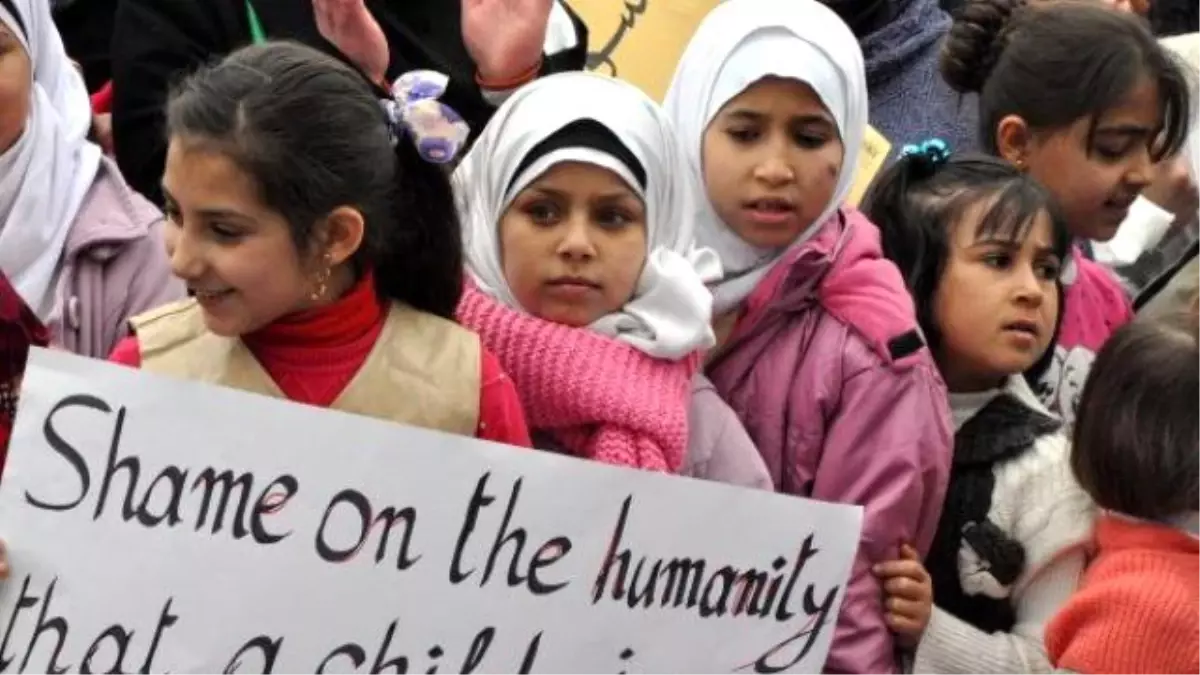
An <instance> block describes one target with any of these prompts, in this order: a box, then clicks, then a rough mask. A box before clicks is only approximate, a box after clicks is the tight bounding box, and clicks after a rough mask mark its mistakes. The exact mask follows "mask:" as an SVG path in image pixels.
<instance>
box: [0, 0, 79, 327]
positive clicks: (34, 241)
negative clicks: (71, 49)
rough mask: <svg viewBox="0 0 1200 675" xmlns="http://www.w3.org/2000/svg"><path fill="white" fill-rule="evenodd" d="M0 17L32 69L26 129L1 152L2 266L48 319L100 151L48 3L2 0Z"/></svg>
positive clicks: (38, 311)
mask: <svg viewBox="0 0 1200 675" xmlns="http://www.w3.org/2000/svg"><path fill="white" fill-rule="evenodd" d="M14 12H15V13H16V15H14ZM0 22H2V23H3V24H4V25H5V26H6V27H8V29H9V30H10V31H11V32H12V33H13V34H14V35H16V37H17V40H18V41H19V42H20V43H21V46H22V47H23V48H24V49H25V52H26V53H27V54H28V55H29V60H30V64H31V66H32V70H33V83H32V84H33V86H32V89H31V93H30V107H29V117H28V119H27V120H26V122H25V130H24V132H23V133H22V135H21V137H20V138H19V139H18V140H17V142H16V143H15V144H14V145H13V146H12V147H11V148H8V149H7V150H5V151H4V152H3V153H2V154H0V270H3V272H4V273H5V274H6V275H7V276H8V278H9V279H10V280H11V281H12V285H13V287H14V288H16V289H17V292H18V293H19V294H20V295H21V297H22V298H23V299H24V300H25V302H26V303H27V304H29V306H30V307H32V308H33V309H34V311H35V312H37V314H38V317H39V318H40V319H42V320H43V321H46V320H47V319H49V314H50V311H51V307H52V306H53V301H54V298H53V294H54V285H55V281H56V279H57V277H58V273H59V267H60V265H61V258H62V253H63V247H64V245H65V243H66V240H67V235H68V233H69V232H70V230H71V226H72V224H73V223H74V221H75V216H76V215H77V214H78V212H79V209H80V207H81V206H82V204H83V200H84V197H85V196H86V195H87V193H88V190H89V189H90V188H91V186H92V183H93V182H94V181H95V178H96V172H97V171H98V170H99V168H100V157H101V152H100V148H99V147H98V146H96V145H94V144H92V143H89V142H88V140H87V135H88V131H89V130H90V129H91V125H92V111H91V105H90V102H89V100H88V93H87V88H86V87H85V86H84V83H83V77H82V76H80V75H79V73H78V72H77V71H76V70H75V68H74V66H73V65H72V64H71V61H70V60H69V59H68V58H67V53H66V50H65V49H64V48H63V44H62V39H61V38H60V37H59V35H58V30H57V29H56V28H55V26H54V22H53V20H52V19H51V16H50V5H49V3H48V2H46V0H0Z"/></svg>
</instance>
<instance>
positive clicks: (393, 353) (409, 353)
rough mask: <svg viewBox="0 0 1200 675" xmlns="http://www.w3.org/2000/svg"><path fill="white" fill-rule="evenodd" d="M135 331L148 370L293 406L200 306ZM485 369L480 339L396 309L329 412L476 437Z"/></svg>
mask: <svg viewBox="0 0 1200 675" xmlns="http://www.w3.org/2000/svg"><path fill="white" fill-rule="evenodd" d="M131 323H132V324H133V328H134V331H135V332H136V334H137V339H138V346H139V348H140V351H141V356H142V368H143V369H145V370H148V371H150V372H154V373H161V374H164V375H171V376H173V377H178V378H182V379H185V380H196V381H199V382H208V383H211V384H218V385H223V386H226V387H232V388H234V389H241V390H242V391H248V392H252V393H255V394H262V395H264V396H272V397H275V398H287V397H286V396H284V394H283V392H282V391H281V390H280V389H279V386H278V385H276V384H275V382H274V381H273V380H272V379H271V376H270V375H268V374H267V372H266V371H265V370H264V369H263V367H262V365H260V364H259V362H258V360H257V359H255V358H254V355H253V354H251V353H250V350H249V349H248V348H247V347H246V345H245V343H244V342H242V341H241V340H240V339H238V338H225V337H221V336H219V335H215V334H213V333H211V332H209V330H208V329H207V328H206V327H205V325H204V317H203V313H202V310H201V309H200V306H199V305H198V304H196V301H195V300H185V301H182V302H177V303H173V304H170V305H166V306H165V307H160V308H158V309H155V310H153V311H150V312H146V313H145V314H142V315H140V316H138V317H135V318H134V319H132V321H131ZM479 368H480V345H479V336H477V335H475V334H474V333H472V332H470V331H468V330H466V329H465V328H462V327H461V326H459V325H457V324H455V323H453V322H451V321H447V320H445V319H442V318H440V317H436V316H433V315H432V314H426V313H424V312H418V311H416V310H414V309H412V308H410V307H407V306H404V305H400V304H397V303H392V306H391V310H390V311H389V312H388V316H387V321H386V322H385V323H384V326H383V331H382V332H381V333H380V334H379V339H378V340H376V342H375V346H374V347H372V348H371V352H370V353H369V354H368V355H367V360H366V361H365V362H364V363H363V365H362V367H361V368H360V369H359V371H358V373H356V374H355V375H354V377H353V379H351V380H350V384H348V385H347V386H346V388H345V390H343V391H342V393H341V394H340V395H339V396H338V398H337V400H336V401H334V402H333V405H332V406H330V407H331V408H333V409H334V410H341V411H343V412H348V413H354V414H357V415H366V416H367V417H375V418H378V419H383V420H391V421H393V422H399V423H401V424H410V425H413V426H418V427H424V428H427V429H437V430H439V431H446V432H450V433H455V434H461V435H464V436H474V435H475V430H476V427H477V426H478V424H479V387H480V371H479Z"/></svg>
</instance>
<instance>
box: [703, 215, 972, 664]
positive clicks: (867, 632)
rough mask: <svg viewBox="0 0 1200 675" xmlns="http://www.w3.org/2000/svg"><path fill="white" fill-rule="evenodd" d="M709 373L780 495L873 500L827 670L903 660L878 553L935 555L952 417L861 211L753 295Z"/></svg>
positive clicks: (840, 219)
mask: <svg viewBox="0 0 1200 675" xmlns="http://www.w3.org/2000/svg"><path fill="white" fill-rule="evenodd" d="M744 307H745V309H744V313H743V314H742V316H741V317H740V318H739V320H738V322H737V324H736V325H735V326H734V328H733V331H732V333H731V334H730V337H729V340H728V342H727V343H726V346H725V347H724V348H723V349H722V350H721V352H720V353H718V354H717V355H716V356H715V357H714V359H713V360H712V361H711V362H710V365H709V370H708V375H709V377H710V378H711V379H712V381H713V383H714V384H715V385H716V387H717V390H718V391H719V392H720V393H721V395H722V397H724V399H725V400H726V401H727V402H728V403H729V405H730V406H731V407H732V408H733V409H734V411H736V412H737V413H738V416H739V417H740V418H741V420H742V422H743V423H744V424H745V426H746V430H747V431H748V432H749V434H750V437H751V438H752V439H753V440H754V442H755V444H756V445H757V446H758V449H759V452H760V453H761V454H762V456H763V459H764V460H765V461H766V464H767V468H768V470H769V471H770V473H771V477H772V479H773V480H774V483H775V488H776V489H777V490H779V491H780V492H785V493H788V494H794V495H800V496H804V497H812V498H815V499H820V500H824V501H829V502H840V503H846V504H859V505H862V506H863V507H865V514H864V523H863V534H862V540H861V545H860V547H859V553H858V558H857V560H856V561H855V563H854V568H853V571H852V572H851V579H850V583H849V585H848V587H847V589H846V596H845V599H844V602H843V605H842V611H841V615H840V616H839V617H838V625H837V630H836V632H835V635H834V641H833V647H832V649H831V650H830V653H829V659H828V661H827V662H826V666H825V669H826V671H827V672H848V673H884V672H894V671H896V670H897V669H898V664H897V662H896V653H895V649H894V645H893V636H892V633H891V631H890V630H889V629H888V627H887V625H886V624H885V623H884V606H883V602H884V593H883V588H882V586H881V585H880V583H879V582H878V580H877V579H876V577H875V576H874V575H873V574H872V572H871V566H872V565H873V564H875V563H878V562H882V561H885V560H890V559H895V558H897V557H898V555H899V553H898V548H899V544H901V543H902V542H911V543H912V544H913V545H914V546H916V547H917V549H918V550H919V551H920V552H921V554H922V555H924V554H925V553H926V552H927V551H928V549H929V545H930V543H931V541H932V539H933V534H934V530H935V529H936V528H937V524H938V518H939V517H940V515H941V510H942V500H943V498H944V496H945V491H946V483H947V480H948V478H949V472H950V459H951V454H952V444H953V425H952V423H951V418H950V411H949V405H948V402H947V397H946V389H945V385H944V384H943V383H942V380H941V376H940V375H939V374H938V371H937V367H936V366H935V365H934V362H933V358H932V356H931V355H930V353H929V350H928V349H927V348H925V346H924V340H923V339H922V338H921V336H920V332H919V331H918V329H917V321H916V313H915V310H914V308H913V303H912V299H911V298H910V297H909V295H908V293H907V291H906V290H905V288H904V283H903V281H902V280H901V278H900V273H899V271H898V270H897V269H896V268H895V266H893V265H892V263H890V262H889V261H887V260H885V259H884V258H883V255H882V252H881V248H880V243H879V232H878V230H877V229H876V228H875V226H874V225H872V224H871V223H870V222H868V221H867V220H866V218H864V217H863V216H862V215H861V214H860V213H858V212H857V211H852V210H843V211H839V212H837V213H835V215H834V216H833V217H831V218H830V219H829V220H828V221H827V222H826V223H825V224H824V225H822V226H821V230H820V231H819V232H818V233H817V234H816V235H815V236H814V237H812V238H811V239H809V240H808V241H807V242H805V243H804V244H802V245H801V246H798V247H797V248H796V249H795V250H793V251H791V252H789V253H788V255H787V256H786V257H785V259H784V260H783V261H781V262H780V263H779V264H778V265H776V266H775V268H774V269H773V270H772V271H771V272H770V273H769V274H768V275H767V276H766V277H765V278H764V279H763V281H762V282H760V283H759V285H758V286H757V287H756V288H755V290H754V292H753V293H752V294H751V295H750V297H749V298H748V299H747V300H746V303H745V305H744Z"/></svg>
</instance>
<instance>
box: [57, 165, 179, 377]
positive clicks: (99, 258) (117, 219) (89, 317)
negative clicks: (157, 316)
mask: <svg viewBox="0 0 1200 675" xmlns="http://www.w3.org/2000/svg"><path fill="white" fill-rule="evenodd" d="M162 228H163V217H162V214H161V213H159V211H158V209H156V208H155V207H154V206H153V205H152V204H150V202H148V201H146V200H145V199H144V198H143V197H142V196H141V195H139V194H137V193H136V192H134V191H133V190H132V189H131V188H130V187H129V186H128V185H126V184H125V180H124V179H123V178H122V177H121V174H120V172H119V171H118V170H117V167H116V165H115V164H113V163H112V161H111V160H109V159H108V158H105V159H103V160H102V162H101V164H100V171H99V172H98V173H97V174H96V180H95V182H93V183H92V189H91V191H90V192H89V193H88V194H87V196H86V197H84V202H83V206H82V207H81V208H80V210H79V213H78V215H76V217H75V224H74V226H73V227H72V228H71V232H70V233H69V234H68V235H67V241H66V245H65V247H64V250H63V269H62V274H61V275H60V276H59V279H58V287H57V289H56V292H55V301H54V312H53V315H52V317H51V320H50V321H49V324H48V328H49V329H50V334H51V336H52V339H53V343H54V344H55V345H58V346H61V347H63V348H64V349H67V350H70V351H72V352H75V353H77V354H81V355H83V356H91V357H95V358H101V359H102V358H106V357H107V356H108V354H109V352H111V351H112V350H113V347H115V346H116V344H117V342H118V341H119V340H120V339H121V338H122V337H124V336H125V335H126V334H127V333H128V327H127V322H128V320H129V317H131V316H134V315H136V314H139V313H141V312H144V311H146V310H148V309H153V308H155V307H157V306H159V305H162V304H165V303H167V302H171V301H173V300H178V299H180V298H183V297H184V296H185V295H186V291H185V289H184V287H183V284H182V282H180V281H179V280H178V279H176V278H175V276H174V275H172V274H171V265H170V262H169V261H168V259H167V251H166V248H165V247H164V245H163V232H162Z"/></svg>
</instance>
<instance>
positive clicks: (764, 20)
mask: <svg viewBox="0 0 1200 675" xmlns="http://www.w3.org/2000/svg"><path fill="white" fill-rule="evenodd" d="M768 76H775V77H782V78H789V79H794V80H799V81H801V82H805V83H807V84H808V85H809V86H811V87H812V88H813V90H814V91H815V92H816V93H817V95H818V96H819V97H820V98H821V101H822V102H823V103H824V104H825V107H827V108H828V109H829V112H830V113H831V115H832V116H833V119H834V121H835V122H836V123H837V127H838V131H839V132H840V134H841V138H842V145H843V146H844V147H845V157H844V160H843V161H842V170H841V173H839V174H838V180H837V188H836V189H835V190H834V193H833V198H832V199H831V200H830V202H829V204H827V205H826V206H825V209H824V210H823V211H822V212H821V216H820V217H819V218H818V219H817V220H816V222H815V223H813V225H817V224H819V223H822V222H824V221H825V220H826V219H827V218H828V217H829V216H830V215H832V214H833V212H834V211H835V210H836V209H837V208H838V206H839V205H841V203H842V202H843V201H845V199H846V197H847V195H849V193H850V189H851V187H852V186H853V183H854V177H855V170H856V168H857V163H858V153H859V148H860V147H861V146H862V142H863V136H864V134H865V133H866V126H867V78H866V71H865V70H864V67H863V56H862V50H861V49H860V48H859V46H858V40H857V39H855V37H854V34H853V33H851V32H850V29H849V28H847V27H846V24H845V23H843V22H842V20H841V19H840V18H838V16H837V14H835V13H834V12H833V10H831V9H829V8H828V7H826V6H824V5H822V4H820V3H819V2H816V0H729V1H728V2H723V3H721V4H719V5H717V6H716V7H715V8H713V10H712V11H711V12H709V13H708V16H706V17H705V18H704V21H703V22H701V24H700V27H699V28H697V29H696V33H695V35H693V36H692V40H691V42H690V43H688V46H687V49H686V50H685V51H684V53H683V57H682V58H681V59H680V61H679V66H678V68H677V69H676V71H675V77H674V79H673V80H672V81H671V87H670V89H669V90H668V91H667V98H666V102H665V103H664V108H665V109H666V111H667V115H668V116H669V117H670V118H671V120H672V121H673V122H674V123H675V128H676V129H677V130H678V132H679V136H680V138H681V139H682V141H683V147H684V152H685V153H686V154H687V156H688V160H689V164H690V169H691V174H692V178H693V184H694V188H693V189H694V190H695V191H696V193H697V198H696V200H695V201H696V213H697V215H696V221H697V222H696V240H697V243H698V244H699V245H701V246H708V247H712V248H713V249H716V251H717V254H718V255H719V256H720V257H721V265H722V267H724V269H725V274H724V277H723V278H722V279H721V280H720V281H718V282H717V283H716V284H714V285H712V286H711V288H712V289H713V295H714V296H715V306H714V309H715V311H716V312H717V314H724V313H725V312H727V311H729V310H731V309H733V308H734V307H736V306H738V305H739V304H740V303H741V302H742V300H744V299H745V298H746V296H747V295H749V294H750V292H751V291H752V290H754V286H755V285H756V284H757V283H758V282H759V280H761V279H762V278H763V277H764V276H765V275H766V274H767V272H768V271H769V270H770V269H771V266H772V265H773V264H774V263H775V262H777V261H778V260H779V259H780V257H782V255H783V254H784V252H785V250H786V249H763V248H759V247H756V246H753V245H751V244H749V243H747V242H745V241H744V240H742V239H741V238H740V237H738V236H737V234H735V233H734V232H733V231H732V230H730V229H729V228H728V226H726V225H725V223H724V222H722V221H721V219H720V217H718V216H717V213H716V211H714V210H713V207H712V204H711V203H710V202H709V200H708V199H706V198H705V195H707V190H706V189H705V182H704V170H703V166H702V161H703V160H702V157H703V154H702V145H703V142H704V132H705V130H706V129H707V128H708V125H709V123H710V122H712V120H713V118H714V117H716V115H717V113H718V112H720V110H721V108H722V107H724V105H725V104H726V103H728V102H729V101H730V100H731V99H733V98H735V97H736V96H738V95H739V94H741V93H742V92H743V91H745V90H746V89H747V88H748V87H750V86H751V85H753V84H754V83H756V82H758V81H759V80H761V79H763V78H764V77H768ZM815 233H816V227H809V228H808V229H807V230H806V231H805V233H804V234H802V235H800V237H799V238H798V239H797V241H795V242H792V244H791V246H797V245H799V244H801V243H803V242H804V241H805V240H806V239H807V238H808V237H810V236H812V235H813V234H815Z"/></svg>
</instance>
